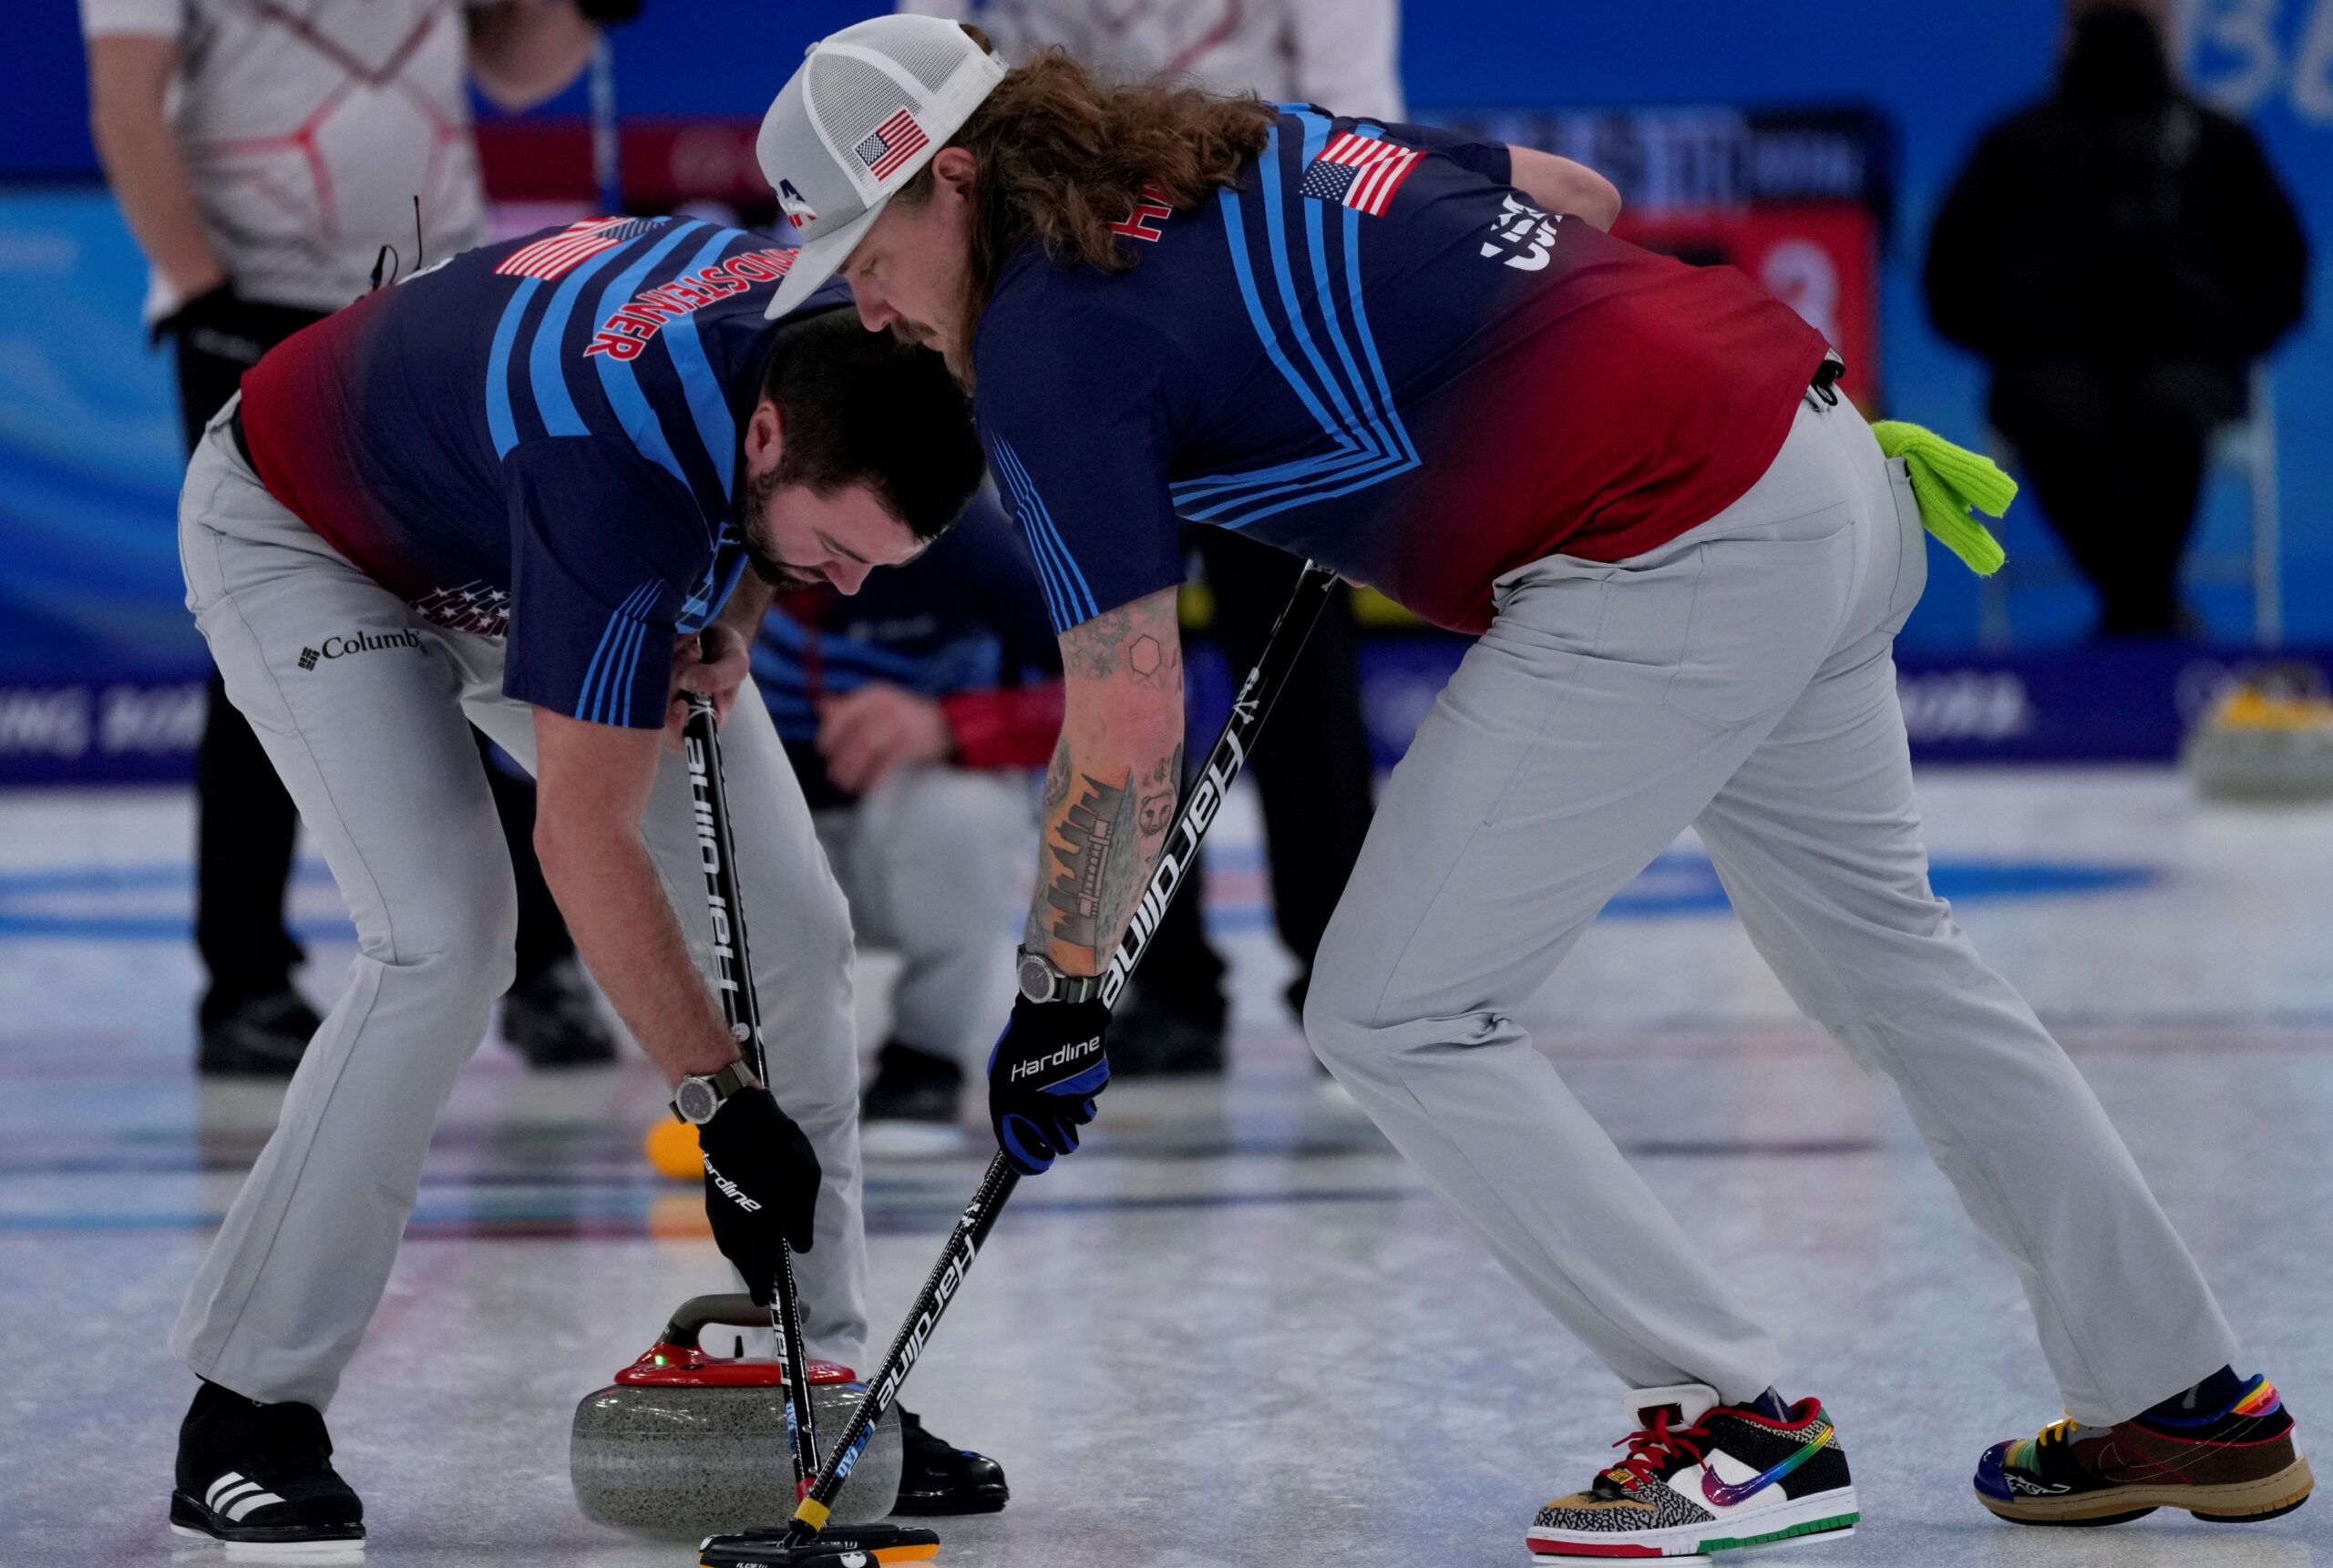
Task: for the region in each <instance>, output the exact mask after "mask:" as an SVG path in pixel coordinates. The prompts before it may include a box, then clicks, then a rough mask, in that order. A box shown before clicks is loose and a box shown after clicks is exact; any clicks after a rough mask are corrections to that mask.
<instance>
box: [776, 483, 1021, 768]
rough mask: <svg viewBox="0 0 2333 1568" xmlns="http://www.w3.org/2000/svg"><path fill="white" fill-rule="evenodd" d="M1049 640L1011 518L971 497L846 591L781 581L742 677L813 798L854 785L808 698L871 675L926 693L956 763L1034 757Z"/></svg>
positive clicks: (1016, 762) (853, 685) (998, 763)
mask: <svg viewBox="0 0 2333 1568" xmlns="http://www.w3.org/2000/svg"><path fill="white" fill-rule="evenodd" d="M1060 676H1061V649H1060V645H1059V644H1058V643H1056V642H1055V641H1053V629H1052V628H1051V627H1050V626H1049V625H1048V624H1047V623H1046V620H1045V606H1044V601H1043V600H1041V599H1039V598H1038V597H1037V584H1036V579H1035V578H1034V577H1033V574H1032V573H1031V570H1030V566H1029V558H1028V555H1027V553H1026V552H1025V551H1024V550H1023V548H1022V545H1021V540H1020V538H1019V537H1018V536H1017V535H1016V534H1015V533H1014V532H1013V528H1012V523H1010V522H1009V521H1007V520H1006V519H1005V518H1004V517H1003V516H1002V514H1001V513H999V512H998V511H997V509H996V507H994V505H993V504H992V503H991V502H989V501H988V500H986V499H985V498H977V499H975V500H974V501H973V502H972V505H971V507H970V509H968V510H967V511H966V512H965V514H964V516H963V517H962V518H961V519H959V520H958V521H957V523H956V525H955V527H953V528H951V529H949V530H948V532H947V533H946V534H945V535H944V536H942V537H941V538H940V540H939V541H938V542H937V543H935V544H934V545H932V547H931V548H930V549H928V550H926V551H924V553H923V554H921V555H920V556H918V557H917V558H916V559H914V560H912V561H910V562H909V563H908V564H907V565H905V566H903V567H893V568H887V569H884V570H882V571H878V572H872V573H869V574H868V579H867V584H866V586H865V587H864V588H861V589H859V590H858V592H857V593H856V594H853V595H851V596H849V597H848V598H846V597H845V596H843V595H842V594H839V593H837V592H836V591H835V590H834V589H831V588H810V589H801V590H799V591H797V592H782V593H780V594H779V595H778V596H777V600H776V604H775V605H774V606H773V607H772V609H771V610H770V613H769V615H768V617H767V618H766V620H765V621H764V623H763V627H762V633H761V637H760V639H759V640H758V641H756V642H755V644H754V682H755V685H756V686H758V687H759V688H760V691H761V694H762V700H763V701H764V702H766V703H767V704H768V705H769V712H770V717H771V718H773V719H775V720H776V722H777V733H778V738H779V739H781V740H783V741H784V742H785V743H786V754H787V755H788V756H790V757H791V758H792V759H793V762H794V772H795V776H796V777H797V778H798V779H800V780H801V782H802V793H803V794H804V796H805V797H806V798H807V800H808V801H809V803H810V808H811V809H812V810H813V811H823V810H825V809H827V808H828V807H831V806H839V805H848V804H851V803H852V801H853V800H854V798H855V797H853V796H852V795H850V794H848V793H847V792H845V791H844V790H843V789H842V788H841V787H840V786H839V785H838V784H836V783H835V782H834V780H833V779H832V777H830V776H829V775H828V774H827V764H826V759H825V757H824V756H823V755H822V754H821V753H819V751H818V721H819V710H820V707H821V705H822V704H823V703H824V702H825V700H826V699H827V698H828V697H832V696H838V695H841V694H842V693H844V692H856V691H858V690H859V689H860V688H861V687H864V686H868V685H870V684H873V683H877V682H880V683H882V684H885V685H891V686H898V687H900V688H902V689H904V690H906V691H910V692H916V693H917V694H919V695H920V696H925V697H930V698H932V699H934V700H935V701H937V702H939V703H940V709H941V712H943V713H944V714H945V715H946V717H947V719H948V728H949V733H950V736H951V740H952V741H953V742H954V744H955V760H956V761H957V762H959V763H960V764H962V765H963V766H966V767H973V768H983V767H986V768H997V767H1031V768H1037V767H1043V766H1044V764H1045V759H1046V758H1047V757H1048V756H1049V755H1050V754H1051V753H1052V752H1053V738H1054V736H1055V734H1056V733H1058V732H1059V730H1060V728H1061V693H1060V690H1059V681H1060Z"/></svg>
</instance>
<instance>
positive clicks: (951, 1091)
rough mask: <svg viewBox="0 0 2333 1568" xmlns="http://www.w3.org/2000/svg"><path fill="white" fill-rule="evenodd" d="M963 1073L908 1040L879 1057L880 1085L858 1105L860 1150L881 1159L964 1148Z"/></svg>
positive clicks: (871, 1087)
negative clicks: (910, 1043)
mask: <svg viewBox="0 0 2333 1568" xmlns="http://www.w3.org/2000/svg"><path fill="white" fill-rule="evenodd" d="M963 1109H964V1070H963V1069H962V1068H961V1067H960V1066H958V1065H957V1064H956V1063H955V1062H952V1061H949V1060H948V1059H947V1058H946V1057H944V1056H940V1055H938V1054H937V1053H935V1052H932V1051H929V1050H919V1049H917V1048H916V1047H914V1046H912V1045H909V1044H908V1043H906V1042H905V1041H903V1040H890V1041H889V1042H887V1043H886V1044H885V1045H884V1047H883V1049H882V1050H880V1051H878V1052H877V1053H876V1056H875V1081H874V1082H872V1083H870V1084H868V1086H867V1093H866V1095H865V1097H864V1098H863V1099H862V1100H861V1101H860V1102H859V1108H858V1146H859V1148H860V1149H861V1150H862V1151H863V1152H864V1153H867V1154H868V1155H869V1156H871V1157H873V1158H876V1159H911V1158H913V1157H915V1156H916V1155H919V1154H950V1153H955V1152H956V1151H957V1150H958V1149H961V1147H963V1144H964V1142H965V1140H964V1128H963V1123H962V1116H963Z"/></svg>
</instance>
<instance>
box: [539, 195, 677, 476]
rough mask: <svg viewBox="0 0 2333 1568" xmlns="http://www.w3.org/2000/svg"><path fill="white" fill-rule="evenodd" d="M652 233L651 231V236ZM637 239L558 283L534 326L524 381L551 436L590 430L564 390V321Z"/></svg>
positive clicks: (604, 253) (603, 253) (585, 263)
mask: <svg viewBox="0 0 2333 1568" xmlns="http://www.w3.org/2000/svg"><path fill="white" fill-rule="evenodd" d="M651 232H653V231H651ZM640 239H641V237H640V236H635V237H634V238H632V239H630V240H627V241H624V242H623V243H622V244H621V245H618V246H616V247H615V248H614V249H612V250H608V251H601V252H600V253H599V254H598V255H596V256H593V257H591V258H590V259H589V260H587V261H583V262H582V263H581V264H580V265H579V266H577V267H576V268H575V270H574V271H573V272H569V273H568V274H567V276H566V277H564V278H562V279H560V283H559V289H558V292H555V293H553V294H552V295H551V297H550V304H548V305H545V306H544V307H543V314H542V319H541V320H540V321H539V322H537V323H535V337H534V342H533V343H531V344H530V345H529V348H528V351H527V380H528V381H529V384H532V386H533V387H534V391H535V407H536V409H537V411H538V412H540V414H541V415H542V416H543V430H544V432H545V434H547V435H551V436H589V435H590V434H591V427H590V426H588V425H585V424H584V423H583V416H582V415H580V414H578V413H576V412H575V398H574V396H573V395H572V394H570V392H569V391H568V390H567V370H566V367H565V366H563V365H562V364H560V358H559V352H560V340H561V339H563V338H564V337H566V336H567V319H568V317H570V316H571V315H573V314H574V313H575V301H576V297H577V296H578V295H580V294H581V293H582V292H583V285H584V284H585V283H588V282H591V279H592V277H593V276H594V275H595V274H597V273H598V272H600V271H601V269H602V268H604V267H606V266H607V265H608V264H609V263H610V262H612V261H614V260H615V259H616V258H617V257H619V256H621V255H622V254H623V253H624V252H625V251H629V250H631V249H632V247H633V246H635V245H637V244H639V243H640Z"/></svg>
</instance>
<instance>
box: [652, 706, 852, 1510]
mask: <svg viewBox="0 0 2333 1568" xmlns="http://www.w3.org/2000/svg"><path fill="white" fill-rule="evenodd" d="M681 748H682V750H683V753H685V754H686V756H687V759H688V768H689V804H690V805H691V807H692V808H693V810H694V815H695V817H696V841H697V851H698V855H699V857H700V858H701V859H702V860H703V861H704V899H705V904H706V907H707V912H708V913H709V914H710V915H711V916H712V917H713V989H714V994H715V995H717V996H719V997H720V999H721V1012H722V1016H723V1017H724V1018H725V1019H727V1020H729V1033H730V1036H731V1038H732V1039H734V1040H736V1042H737V1049H738V1050H739V1051H740V1052H741V1053H742V1054H743V1055H744V1056H745V1065H746V1066H747V1067H750V1068H751V1069H753V1072H754V1076H755V1078H757V1079H760V1080H761V1081H763V1082H764V1083H767V1082H768V1081H769V1071H768V1066H767V1062H766V1060H765V1058H764V1057H763V1054H762V1004H761V998H760V997H759V996H758V995H757V994H756V993H755V990H754V964H753V957H752V954H751V951H750V949H748V948H747V947H746V945H745V898H744V896H743V895H742V894H741V893H740V892H739V891H738V886H737V852H736V849H735V844H734V843H733V841H732V839H731V836H730V833H729V790H728V786H727V785H726V784H725V782H724V781H723V779H722V776H721V726H720V722H719V720H718V718H717V716H716V715H715V713H714V707H713V699H712V698H711V697H708V696H706V695H705V694H704V692H692V693H691V694H690V696H689V717H688V723H687V724H686V725H685V726H684V727H683V730H682V732H681ZM776 1284H777V1288H776V1295H775V1296H774V1297H773V1298H772V1300H771V1303H770V1313H769V1323H770V1327H771V1328H772V1329H773V1330H774V1331H776V1335H777V1353H778V1358H779V1359H781V1360H782V1361H784V1362H785V1364H786V1414H787V1416H788V1418H789V1419H788V1423H787V1424H788V1425H789V1426H790V1427H791V1428H792V1429H793V1430H792V1431H791V1433H790V1434H789V1435H790V1436H791V1437H792V1438H793V1440H794V1443H793V1448H794V1491H795V1495H796V1496H797V1498H798V1497H800V1496H802V1495H803V1493H804V1492H805V1491H807V1489H808V1487H809V1484H810V1478H811V1477H812V1476H815V1475H817V1473H818V1472H819V1471H820V1469H821V1468H822V1466H821V1465H820V1463H819V1460H818V1429H817V1421H816V1419H814V1418H813V1416H812V1415H811V1412H810V1352H809V1348H808V1347H807V1345H806V1344H805V1343H804V1341H803V1337H802V1297H801V1295H800V1293H799V1291H797V1289H796V1287H795V1283H794V1249H793V1248H792V1247H789V1246H787V1245H786V1242H785V1241H784V1239H783V1238H781V1239H780V1240H779V1242H778V1244H777V1282H776Z"/></svg>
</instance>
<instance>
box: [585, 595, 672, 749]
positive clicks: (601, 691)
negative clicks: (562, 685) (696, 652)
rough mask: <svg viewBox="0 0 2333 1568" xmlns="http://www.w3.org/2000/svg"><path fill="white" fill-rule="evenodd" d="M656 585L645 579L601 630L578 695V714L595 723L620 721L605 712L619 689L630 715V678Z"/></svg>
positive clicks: (654, 600)
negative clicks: (621, 668) (618, 671)
mask: <svg viewBox="0 0 2333 1568" xmlns="http://www.w3.org/2000/svg"><path fill="white" fill-rule="evenodd" d="M656 587H657V585H656V584H655V583H654V582H653V581H651V582H643V583H642V584H641V585H640V586H639V587H638V588H635V589H632V591H631V592H630V593H628V594H626V595H625V596H624V600H623V602H622V604H619V605H617V606H616V608H615V610H614V611H613V612H612V613H611V614H610V615H609V617H608V624H607V626H606V627H605V628H604V629H602V630H601V632H600V645H599V647H597V648H595V649H593V650H592V651H591V663H590V664H588V665H586V666H585V667H584V670H583V689H582V690H581V692H578V693H577V694H576V699H575V716H576V717H577V718H579V719H582V720H585V721H587V722H588V723H594V724H606V723H619V722H621V721H616V720H612V719H609V718H606V717H604V716H603V715H604V714H606V713H607V712H608V711H609V710H610V709H612V707H613V706H614V705H615V703H614V697H615V693H616V692H618V691H619V690H621V691H622V692H623V695H624V710H625V716H626V717H627V718H628V717H630V714H631V707H632V692H631V689H630V682H631V679H632V671H634V670H636V669H637V667H638V665H639V663H640V638H639V633H640V632H641V631H642V630H645V623H644V622H643V621H642V620H641V619H640V618H641V617H642V616H643V615H645V614H647V613H648V607H649V606H651V605H653V604H654V603H655V602H656ZM627 644H629V654H628V655H627V652H626V648H627ZM620 664H621V665H623V666H624V673H623V675H622V677H621V682H622V684H621V685H619V683H618V682H619V677H618V676H617V675H616V669H617V666H618V665H620Z"/></svg>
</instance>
